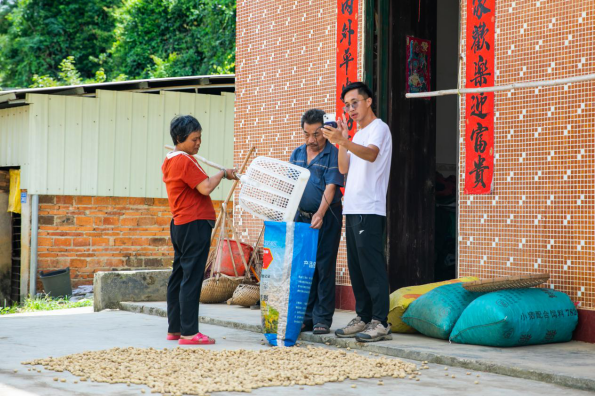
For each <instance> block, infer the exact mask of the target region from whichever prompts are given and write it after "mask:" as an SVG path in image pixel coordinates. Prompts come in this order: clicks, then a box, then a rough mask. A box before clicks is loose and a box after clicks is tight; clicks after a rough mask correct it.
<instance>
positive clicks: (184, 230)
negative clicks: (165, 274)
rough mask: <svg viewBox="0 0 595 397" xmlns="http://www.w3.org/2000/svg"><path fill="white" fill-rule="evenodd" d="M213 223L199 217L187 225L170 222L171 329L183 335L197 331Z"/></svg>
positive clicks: (169, 306)
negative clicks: (171, 247) (171, 265)
mask: <svg viewBox="0 0 595 397" xmlns="http://www.w3.org/2000/svg"><path fill="white" fill-rule="evenodd" d="M211 231H212V228H211V225H210V223H209V221H206V220H196V221H192V222H190V223H186V224H184V225H174V222H173V220H172V222H171V224H170V233H171V241H172V244H173V246H174V263H173V270H172V272H171V276H170V277H169V282H168V284H167V321H168V329H167V332H169V333H177V332H180V333H181V334H182V335H184V336H191V335H195V334H197V333H198V302H199V299H200V290H201V288H202V281H203V278H204V273H205V265H206V263H207V258H208V256H209V247H210V245H211Z"/></svg>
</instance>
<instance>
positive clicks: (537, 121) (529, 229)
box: [459, 0, 595, 309]
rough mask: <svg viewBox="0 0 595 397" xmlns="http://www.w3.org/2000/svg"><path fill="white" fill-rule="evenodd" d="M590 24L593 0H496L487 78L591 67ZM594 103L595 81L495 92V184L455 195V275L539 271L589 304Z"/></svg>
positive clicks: (564, 73) (594, 44)
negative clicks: (492, 61)
mask: <svg viewBox="0 0 595 397" xmlns="http://www.w3.org/2000/svg"><path fill="white" fill-rule="evenodd" d="M468 1H470V0H468ZM461 8H462V10H463V11H462V12H463V18H462V21H463V26H462V28H461V31H462V32H465V26H464V24H465V20H466V15H465V9H466V5H465V0H463V1H462V4H461ZM594 26H595V2H593V1H592V0H573V1H564V0H546V1H544V0H541V1H536V0H520V1H519V0H515V1H512V0H497V1H496V38H495V40H496V43H495V49H496V71H495V73H496V74H495V79H496V85H506V84H512V83H520V82H524V81H535V80H551V79H560V78H565V77H572V76H580V75H586V74H593V73H595V29H594ZM462 39H463V40H462V42H461V49H460V51H461V53H464V52H465V38H464V37H463V38H462ZM462 67H463V69H462V73H461V75H462V76H465V65H464V64H463V65H462ZM462 83H463V85H464V82H462ZM594 104H595V81H591V82H586V83H579V84H569V85H562V86H557V87H541V88H538V89H535V88H532V89H516V90H513V91H510V92H501V93H496V97H495V147H494V153H495V167H494V168H495V173H494V192H493V194H491V195H486V196H468V195H464V194H462V193H461V194H460V196H459V209H460V215H459V271H460V275H461V276H468V275H476V276H480V277H496V276H504V275H517V274H527V273H541V272H548V273H550V274H551V279H550V281H549V283H548V284H547V286H548V287H552V288H555V289H557V290H561V291H564V292H566V293H567V294H569V295H570V297H571V298H572V300H573V301H575V302H578V304H579V307H581V308H586V309H594V308H595V266H594V259H595V255H594V251H595V225H594V220H595V219H594V211H595V168H594V165H595V135H594V128H595V127H594V126H595V107H594ZM460 109H462V113H461V130H460V131H461V132H462V133H463V134H464V131H465V129H464V122H465V114H464V109H465V104H464V96H461V106H460ZM463 138H464V135H461V143H460V153H461V155H460V157H459V162H460V169H461V170H464V164H465V154H464V150H465V147H464V143H463V141H462V139H463ZM465 177H466V176H465V175H464V173H460V174H459V183H460V189H459V192H462V191H463V186H464V178H465Z"/></svg>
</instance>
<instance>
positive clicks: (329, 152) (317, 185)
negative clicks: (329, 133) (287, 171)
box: [289, 141, 345, 212]
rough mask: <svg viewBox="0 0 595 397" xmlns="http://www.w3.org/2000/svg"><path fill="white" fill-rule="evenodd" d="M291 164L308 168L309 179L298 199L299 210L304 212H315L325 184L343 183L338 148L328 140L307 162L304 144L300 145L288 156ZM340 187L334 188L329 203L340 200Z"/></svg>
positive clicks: (341, 184) (338, 184) (339, 184)
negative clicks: (300, 198) (299, 199)
mask: <svg viewBox="0 0 595 397" xmlns="http://www.w3.org/2000/svg"><path fill="white" fill-rule="evenodd" d="M289 162H290V163H291V164H295V165H299V166H300V167H303V168H307V169H308V170H310V179H309V180H308V184H307V185H306V190H304V195H303V196H302V200H301V201H300V210H302V211H305V212H316V211H318V208H319V207H320V202H321V201H322V200H323V197H322V196H323V194H324V189H326V185H330V184H334V185H337V187H342V186H343V185H344V183H345V179H344V177H343V175H342V174H341V173H340V172H339V150H338V149H337V148H336V147H335V146H333V145H332V144H331V143H330V142H328V141H327V142H326V144H325V145H324V149H322V152H320V153H318V155H317V156H316V157H314V159H312V161H311V162H310V164H308V153H307V152H306V145H302V146H300V147H298V148H297V149H295V150H294V151H293V153H291V157H290V158H289ZM341 197H342V193H341V189H338V188H337V189H336V190H335V197H334V198H333V201H332V202H331V203H330V204H331V205H333V204H336V203H339V202H340V201H341Z"/></svg>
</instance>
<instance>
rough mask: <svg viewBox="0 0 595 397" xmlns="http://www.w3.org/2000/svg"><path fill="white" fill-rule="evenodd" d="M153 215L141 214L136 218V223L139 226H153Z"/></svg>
mask: <svg viewBox="0 0 595 397" xmlns="http://www.w3.org/2000/svg"><path fill="white" fill-rule="evenodd" d="M155 223H156V221H155V217H153V216H143V217H141V218H138V225H139V226H153V225H155Z"/></svg>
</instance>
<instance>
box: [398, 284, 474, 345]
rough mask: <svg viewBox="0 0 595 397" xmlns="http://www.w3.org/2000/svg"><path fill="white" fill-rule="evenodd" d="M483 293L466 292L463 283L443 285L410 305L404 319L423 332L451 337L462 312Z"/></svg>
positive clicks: (435, 335) (434, 335) (406, 322)
mask: <svg viewBox="0 0 595 397" xmlns="http://www.w3.org/2000/svg"><path fill="white" fill-rule="evenodd" d="M483 294H484V293H483V292H470V291H467V290H466V289H465V288H463V285H462V283H455V284H450V285H443V286H441V287H438V288H436V289H433V290H432V291H430V292H428V293H427V294H424V295H422V296H421V297H420V298H418V299H417V300H415V301H414V302H413V303H412V304H411V305H409V308H408V309H407V311H406V312H405V314H404V315H403V321H404V322H405V324H407V325H409V326H411V327H413V328H415V329H416V330H417V331H419V332H421V333H422V334H424V335H427V336H431V337H433V338H438V339H448V337H449V336H450V333H451V331H452V329H453V328H454V326H455V324H456V322H457V320H458V319H459V317H461V314H463V311H464V310H465V309H466V308H467V306H469V304H470V303H471V302H473V301H474V300H475V299H476V298H479V297H480V296H481V295H483Z"/></svg>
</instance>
